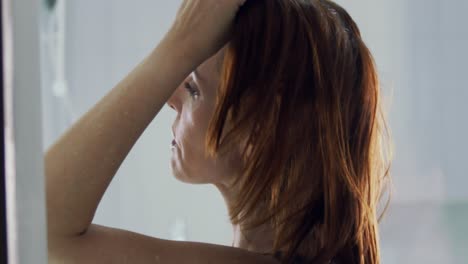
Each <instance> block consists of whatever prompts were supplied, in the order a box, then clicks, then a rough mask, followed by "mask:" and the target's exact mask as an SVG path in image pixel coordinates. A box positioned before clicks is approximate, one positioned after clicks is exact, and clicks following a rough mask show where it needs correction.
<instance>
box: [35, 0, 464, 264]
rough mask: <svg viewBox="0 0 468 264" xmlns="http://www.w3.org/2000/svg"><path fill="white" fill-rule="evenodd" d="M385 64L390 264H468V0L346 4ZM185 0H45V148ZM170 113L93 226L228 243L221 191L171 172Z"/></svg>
mask: <svg viewBox="0 0 468 264" xmlns="http://www.w3.org/2000/svg"><path fill="white" fill-rule="evenodd" d="M337 2H338V3H339V4H341V5H342V6H343V7H345V8H346V9H347V10H348V11H349V13H350V14H351V16H352V17H353V18H354V19H355V21H356V22H357V24H358V26H359V27H360V29H361V32H362V35H363V38H364V40H365V41H366V43H367V44H368V46H369V48H370V49H371V51H372V53H373V54H374V57H375V59H376V62H377V65H378V69H379V72H380V77H381V82H382V90H383V96H384V97H385V101H386V106H387V109H388V110H387V112H388V118H389V124H390V128H391V130H392V134H393V140H394V145H395V153H394V155H395V158H394V162H393V169H392V175H393V196H392V200H391V204H390V208H389V210H388V212H387V214H386V216H385V217H384V219H383V221H382V224H381V244H382V250H383V253H382V255H383V263H385V264H387V263H468V227H467V223H468V190H467V188H468V177H467V176H468V173H467V171H466V166H467V164H468V155H467V154H466V153H465V152H466V150H467V149H468V139H467V137H466V135H468V122H467V121H468V119H467V117H466V113H468V104H466V101H467V100H468V85H467V83H468V82H467V78H468V70H467V69H468V67H466V62H467V61H468V51H467V47H468V29H467V27H466V25H468V18H467V16H466V13H467V11H468V1H464V0H445V1H441V0H411V1H407V0H361V1H351V0H340V1H337ZM180 3H181V1H180V0H177V1H175V0H172V1H164V0H137V1H124V0H112V1H91V0H80V1H61V0H58V1H52V0H50V1H44V4H43V6H42V9H41V43H40V45H41V47H40V50H41V64H42V65H41V66H42V67H41V68H42V73H41V75H42V88H43V89H42V100H43V101H42V102H43V104H42V107H43V109H42V110H43V146H44V151H45V150H46V149H47V148H48V147H49V146H50V145H51V144H52V143H53V142H54V141H55V140H56V139H57V138H58V137H59V136H60V135H61V134H62V133H63V132H64V131H65V130H66V129H67V128H68V127H69V126H70V125H71V124H72V123H73V122H75V121H76V120H77V119H78V118H79V117H80V116H81V115H83V114H84V113H85V112H86V111H87V110H88V109H90V108H91V107H92V106H93V105H94V104H95V103H96V102H97V101H98V100H99V99H100V98H101V97H103V96H104V95H105V94H106V93H107V92H109V91H110V90H111V89H112V88H113V87H114V86H115V85H116V84H117V83H118V82H119V81H120V80H121V79H122V78H124V77H125V76H126V74H127V73H128V72H129V71H130V70H131V69H132V68H133V67H135V66H136V65H137V64H138V63H139V62H140V61H141V60H142V59H143V58H144V57H145V56H146V55H147V54H148V53H149V52H150V51H151V50H152V49H153V48H154V47H155V46H156V44H157V43H158V41H159V40H160V39H161V38H162V37H163V35H164V33H165V32H166V31H167V30H168V28H169V26H170V24H171V22H172V20H173V18H174V16H175V13H176V11H177V8H178V6H179V5H180ZM174 119H175V112H173V111H172V110H171V109H170V108H168V107H165V108H164V109H163V110H162V111H161V112H160V114H159V115H158V117H157V118H155V119H154V121H153V123H152V124H151V125H150V126H149V127H148V129H147V130H146V131H145V133H144V134H143V136H142V137H141V138H140V140H139V141H138V142H137V144H136V145H135V146H134V148H133V150H132V151H131V152H130V154H129V155H128V157H127V159H126V160H125V162H124V163H123V165H122V166H121V168H120V170H119V172H118V173H117V175H116V177H115V178H114V180H113V181H112V183H111V185H110V187H109V189H108V190H107V192H106V194H105V196H104V198H103V200H102V201H101V204H100V206H99V208H98V211H97V214H96V216H95V219H94V222H95V223H97V224H102V225H107V226H112V227H117V228H123V229H128V230H131V231H135V232H140V233H143V234H147V235H150V236H156V237H160V238H167V239H179V240H193V241H202V242H209V243H218V244H224V245H230V244H231V240H232V229H231V226H230V224H229V220H228V215H227V211H226V208H225V206H224V202H223V199H222V198H221V196H220V194H219V193H218V192H217V190H216V189H215V188H213V187H212V186H207V185H186V184H183V183H180V182H178V181H177V180H176V179H175V178H173V176H172V175H171V171H170V163H169V158H170V153H171V152H170V148H169V145H170V142H171V140H172V136H171V130H170V128H171V125H172V122H173V121H174Z"/></svg>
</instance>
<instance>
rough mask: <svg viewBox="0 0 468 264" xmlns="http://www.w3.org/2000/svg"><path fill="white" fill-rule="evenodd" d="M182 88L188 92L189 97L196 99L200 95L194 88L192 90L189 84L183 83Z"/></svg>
mask: <svg viewBox="0 0 468 264" xmlns="http://www.w3.org/2000/svg"><path fill="white" fill-rule="evenodd" d="M184 86H185V89H186V90H187V91H188V92H189V94H190V96H192V97H197V96H199V95H200V94H199V93H198V91H197V90H196V89H195V88H193V86H192V85H191V84H190V83H188V82H185V83H184Z"/></svg>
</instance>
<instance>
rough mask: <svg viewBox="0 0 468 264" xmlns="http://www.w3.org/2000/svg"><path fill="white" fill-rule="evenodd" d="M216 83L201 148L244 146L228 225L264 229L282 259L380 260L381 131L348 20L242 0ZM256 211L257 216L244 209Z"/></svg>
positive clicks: (292, 5) (304, 6)
mask: <svg viewBox="0 0 468 264" xmlns="http://www.w3.org/2000/svg"><path fill="white" fill-rule="evenodd" d="M221 80H222V81H221V85H220V88H219V91H218V101H217V106H216V110H215V114H214V117H213V119H212V121H211V124H210V128H209V131H208V135H207V142H206V146H207V149H208V150H209V151H210V153H211V154H212V155H216V154H217V153H218V152H220V151H221V150H222V149H224V150H228V149H231V147H234V146H239V142H246V144H245V146H244V145H243V146H244V148H243V152H242V153H243V157H244V161H245V169H244V171H243V175H242V177H240V178H239V179H238V181H236V183H235V184H236V185H237V186H239V187H240V190H241V193H240V194H239V196H238V199H237V200H236V201H237V203H236V204H235V206H234V207H233V208H230V216H231V220H232V221H233V223H237V224H241V225H243V226H244V227H246V228H252V227H256V226H259V225H260V224H263V223H269V224H271V226H272V227H273V229H274V232H275V234H274V239H275V243H274V250H275V251H281V252H283V253H285V254H284V262H285V263H289V262H290V261H291V260H292V257H293V256H294V255H296V254H301V255H304V256H306V257H308V259H310V261H311V262H313V263H328V262H329V261H331V260H344V261H346V263H379V262H380V257H379V238H378V212H377V211H378V209H377V208H378V203H379V200H380V197H381V193H382V190H383V189H382V186H383V183H384V180H385V179H386V178H388V175H389V173H388V169H389V166H390V165H389V161H388V158H389V156H388V155H387V154H386V151H387V150H388V141H386V135H388V134H387V133H386V131H387V129H386V125H385V122H384V118H383V115H382V111H381V103H380V94H379V81H378V76H377V72H376V67H375V64H374V61H373V58H372V55H371V53H370V51H369V49H368V48H367V47H366V45H365V44H364V42H363V40H362V38H361V34H360V32H359V29H358V27H357V25H356V23H355V22H354V21H353V19H352V18H351V17H350V16H349V14H348V13H347V12H346V11H345V10H344V9H343V8H341V7H340V6H338V5H337V4H335V3H333V2H332V1H326V0H308V1H305V0H250V1H247V2H246V4H245V6H244V7H243V8H242V9H241V10H240V12H239V14H238V17H237V20H236V23H235V26H234V28H233V32H232V39H231V41H230V43H229V44H228V47H227V50H226V52H225V58H224V63H223V71H222V78H221ZM227 122H229V124H230V125H229V127H230V128H231V129H230V130H229V131H225V125H226V123H227ZM222 135H224V136H222ZM260 204H261V205H264V206H266V208H268V210H267V211H268V213H266V214H265V215H258V214H254V213H253V212H255V209H256V208H257V207H258V206H259V205H260Z"/></svg>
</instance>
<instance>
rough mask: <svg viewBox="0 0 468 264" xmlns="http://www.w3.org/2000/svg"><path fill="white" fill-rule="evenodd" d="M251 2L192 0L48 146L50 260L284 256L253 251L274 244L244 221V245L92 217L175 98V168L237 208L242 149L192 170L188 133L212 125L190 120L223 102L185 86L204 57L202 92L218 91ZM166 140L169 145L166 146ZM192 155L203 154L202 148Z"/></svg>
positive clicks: (239, 238)
mask: <svg viewBox="0 0 468 264" xmlns="http://www.w3.org/2000/svg"><path fill="white" fill-rule="evenodd" d="M244 1H245V0H244ZM244 1H242V0H186V1H184V3H183V4H182V6H181V8H180V10H179V13H178V15H177V19H176V21H175V22H174V24H173V26H172V28H171V30H170V31H169V32H168V33H167V35H166V36H165V38H164V39H163V40H162V41H161V42H160V43H159V44H158V45H157V47H156V48H155V49H154V50H153V51H152V52H151V53H150V54H149V55H148V56H147V57H146V58H145V59H144V60H143V61H142V62H141V63H140V64H139V65H138V66H137V67H136V68H135V69H134V70H133V71H132V72H130V73H129V74H128V75H127V76H126V77H125V78H124V79H123V80H122V81H121V82H120V83H119V84H118V85H117V86H116V87H114V88H113V89H112V90H111V91H110V92H109V93H108V94H107V95H106V96H105V97H104V98H102V99H101V100H100V101H99V102H98V103H97V104H96V105H95V106H94V107H93V108H92V109H90V110H89V111H88V112H87V113H86V114H85V115H84V116H83V117H82V118H81V119H80V120H78V122H76V123H75V124H74V125H73V126H72V127H71V128H70V129H69V130H68V131H67V132H66V133H65V134H64V135H63V136H62V137H61V138H60V139H59V140H58V141H57V142H56V143H55V144H54V145H52V146H51V147H50V149H49V150H48V151H47V153H46V155H45V175H46V187H47V221H48V222H47V223H48V249H49V263H277V262H276V261H275V260H273V259H272V258H271V257H269V256H263V255H261V254H258V253H254V252H252V251H260V252H261V251H264V250H268V249H269V245H270V243H269V241H268V239H266V240H261V241H260V240H258V239H255V238H258V237H259V234H264V235H265V236H263V237H267V236H266V235H267V234H268V227H261V228H259V229H258V230H253V231H251V232H243V231H242V230H239V228H238V227H234V229H235V230H237V233H236V240H235V241H234V242H233V245H234V246H235V247H225V246H220V245H211V244H204V243H195V242H176V241H168V240H162V239H158V238H153V237H148V236H145V235H141V234H136V233H133V232H129V231H125V230H119V229H114V228H108V227H104V226H98V225H94V224H92V219H93V217H94V214H95V212H96V209H97V206H98V205H99V202H100V200H101V198H102V196H103V194H104V192H105V190H106V189H107V187H108V185H109V183H110V181H111V180H112V177H113V176H114V175H115V173H116V172H117V170H118V168H119V166H120V165H121V164H122V162H123V161H124V159H125V157H126V156H127V154H128V153H129V151H130V150H131V148H132V146H133V145H134V144H135V142H136V141H137V140H138V138H139V137H140V135H141V134H142V133H143V131H144V130H145V128H146V127H147V126H148V125H149V123H150V122H151V121H152V120H153V118H154V117H155V116H156V115H157V114H158V112H159V111H160V110H161V108H162V107H163V106H164V104H165V103H166V102H167V103H168V104H169V105H170V106H171V107H173V108H175V109H176V110H177V107H179V108H178V109H179V110H177V111H178V113H179V114H178V119H177V120H176V122H175V128H176V129H175V130H174V134H175V137H176V139H177V140H180V141H178V143H180V144H178V146H177V148H175V149H174V150H173V152H174V155H173V159H172V165H173V171H174V175H175V176H176V177H178V178H179V179H181V180H183V181H187V182H205V183H212V184H214V185H215V186H217V187H218V188H219V189H220V191H221V193H222V194H223V195H224V198H225V200H226V203H227V205H228V206H229V204H230V202H231V200H230V197H232V193H230V192H229V191H227V189H226V188H225V186H226V184H227V183H229V181H231V180H232V178H233V177H236V170H235V166H232V165H233V164H234V163H233V162H235V161H236V158H237V157H236V153H235V152H233V154H232V155H231V156H229V157H223V158H220V159H219V160H217V161H210V160H206V161H204V162H205V163H203V164H205V167H204V168H205V170H206V173H204V174H200V175H198V176H194V174H191V173H190V171H191V170H193V169H194V168H190V167H188V166H187V164H188V163H187V162H184V159H185V158H190V154H189V155H186V154H188V153H189V150H191V151H196V150H197V148H196V147H195V146H196V145H193V146H191V145H189V144H184V141H183V140H184V136H183V133H185V132H187V131H188V130H187V129H190V125H191V124H196V125H195V126H193V127H192V129H194V130H196V131H198V132H199V133H203V129H201V127H203V126H204V125H205V123H204V122H206V120H204V119H199V121H197V122H196V123H195V122H190V121H193V120H196V119H190V118H188V117H191V118H195V117H197V116H198V118H200V117H202V116H203V115H200V114H203V113H204V114H205V115H204V117H203V118H206V117H207V116H210V115H209V113H210V112H209V109H210V107H213V105H212V103H213V101H211V100H210V99H207V100H205V101H203V102H204V103H203V104H201V102H193V101H192V102H189V101H188V100H187V95H186V94H185V95H183V94H182V92H183V91H181V89H182V88H183V87H184V86H183V84H182V85H181V83H184V80H187V78H189V77H187V76H191V75H193V74H192V72H193V71H194V70H195V69H196V68H197V66H199V65H200V64H202V62H204V63H203V64H202V65H200V67H199V68H200V71H201V75H203V74H204V76H205V77H206V80H205V81H206V82H205V85H204V86H203V85H202V84H201V83H199V85H200V86H199V87H200V90H201V91H202V92H203V91H205V94H206V95H208V93H210V92H211V93H212V95H213V94H215V92H216V90H213V87H214V86H213V85H207V84H208V82H211V84H215V82H216V80H215V79H216V78H217V75H216V74H213V72H211V73H210V72H209V71H208V68H207V67H212V68H211V70H213V69H215V68H213V62H215V61H216V58H217V56H213V55H214V54H216V53H217V52H218V51H219V50H220V49H221V48H222V47H223V45H224V44H225V43H226V42H227V41H228V36H227V31H228V29H229V27H230V25H231V23H232V20H233V18H234V16H235V14H236V12H237V10H238V8H239V6H240V5H241V4H242V3H243V2H244ZM218 54H219V53H218ZM218 54H217V55H218ZM219 56H222V55H219ZM209 58H210V60H207V59H209ZM210 65H211V66H210ZM181 87H182V88H181ZM203 87H205V88H203ZM210 87H211V88H210ZM202 89H204V90H202ZM189 103H190V104H191V106H192V107H194V106H195V104H196V103H198V108H188V104H189ZM184 106H185V107H184ZM194 109H198V110H194ZM197 111H198V112H197ZM203 111H205V112H203ZM197 113H198V115H197ZM184 131H185V132H184ZM198 143H200V142H198ZM198 143H197V144H198ZM166 146H167V145H166V143H163V144H162V146H161V147H164V148H165V147H166ZM182 154H183V155H182ZM191 155H192V157H195V155H196V152H193V153H192V154H191ZM222 172H224V173H222ZM259 210H260V211H261V208H259ZM260 237H262V236H260ZM265 241H266V242H265ZM236 247H238V248H236Z"/></svg>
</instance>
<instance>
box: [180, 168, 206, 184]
mask: <svg viewBox="0 0 468 264" xmlns="http://www.w3.org/2000/svg"><path fill="white" fill-rule="evenodd" d="M172 175H174V177H175V178H176V179H177V180H179V181H181V182H183V183H188V184H209V183H212V181H210V180H208V179H206V178H205V177H203V176H202V175H203V174H202V173H186V172H183V171H180V170H178V168H174V167H172Z"/></svg>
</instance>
